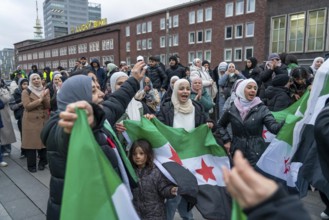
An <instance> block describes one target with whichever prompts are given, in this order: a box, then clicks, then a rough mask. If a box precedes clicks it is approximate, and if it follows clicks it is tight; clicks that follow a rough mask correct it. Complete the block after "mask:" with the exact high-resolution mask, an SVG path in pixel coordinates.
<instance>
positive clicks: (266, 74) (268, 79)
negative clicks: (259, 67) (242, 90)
mask: <svg viewBox="0 0 329 220" xmlns="http://www.w3.org/2000/svg"><path fill="white" fill-rule="evenodd" d="M274 73H275V74H276V75H280V74H286V75H288V70H287V66H286V65H285V64H282V65H281V66H280V67H275V68H274V70H271V69H266V68H265V70H264V71H262V73H261V75H260V78H261V80H262V82H263V83H264V86H265V89H266V88H267V87H268V86H269V85H271V83H272V78H273V74H274Z"/></svg>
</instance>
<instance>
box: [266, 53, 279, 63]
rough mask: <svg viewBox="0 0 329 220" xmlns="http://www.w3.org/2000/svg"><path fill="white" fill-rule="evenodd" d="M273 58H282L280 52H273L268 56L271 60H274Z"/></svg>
mask: <svg viewBox="0 0 329 220" xmlns="http://www.w3.org/2000/svg"><path fill="white" fill-rule="evenodd" d="M273 59H278V60H280V56H279V54H277V53H271V54H270V55H269V56H268V59H267V60H268V61H271V60H273Z"/></svg>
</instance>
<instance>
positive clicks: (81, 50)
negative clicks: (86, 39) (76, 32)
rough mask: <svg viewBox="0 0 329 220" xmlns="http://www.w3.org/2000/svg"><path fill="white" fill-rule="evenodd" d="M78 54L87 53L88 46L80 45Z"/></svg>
mask: <svg viewBox="0 0 329 220" xmlns="http://www.w3.org/2000/svg"><path fill="white" fill-rule="evenodd" d="M78 53H87V44H79V45H78Z"/></svg>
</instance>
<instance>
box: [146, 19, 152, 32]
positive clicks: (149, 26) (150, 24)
mask: <svg viewBox="0 0 329 220" xmlns="http://www.w3.org/2000/svg"><path fill="white" fill-rule="evenodd" d="M147 32H148V33H150V32H152V21H149V22H147Z"/></svg>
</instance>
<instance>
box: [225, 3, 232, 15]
mask: <svg viewBox="0 0 329 220" xmlns="http://www.w3.org/2000/svg"><path fill="white" fill-rule="evenodd" d="M229 7H231V8H229ZM228 12H230V13H228ZM233 15H234V3H233V2H227V3H226V4H225V18H228V17H233Z"/></svg>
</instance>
